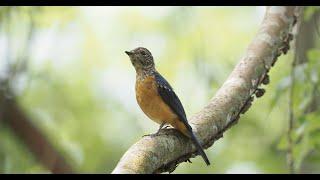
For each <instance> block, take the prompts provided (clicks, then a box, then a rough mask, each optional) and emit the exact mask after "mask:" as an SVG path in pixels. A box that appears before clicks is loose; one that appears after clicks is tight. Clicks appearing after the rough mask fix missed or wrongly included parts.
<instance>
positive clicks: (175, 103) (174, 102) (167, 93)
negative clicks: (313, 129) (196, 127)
mask: <svg viewBox="0 0 320 180" xmlns="http://www.w3.org/2000/svg"><path fill="white" fill-rule="evenodd" d="M155 79H156V82H157V89H158V93H159V95H160V96H161V98H162V100H163V101H164V102H165V103H166V104H167V105H168V106H169V107H170V108H171V110H172V111H173V112H174V113H176V115H177V116H178V117H179V120H180V121H182V122H183V124H184V125H185V126H186V127H187V129H189V130H191V127H190V125H189V123H188V121H187V117H186V113H185V111H184V108H183V106H182V104H181V102H180V99H179V98H178V96H177V95H176V93H175V92H174V91H173V89H172V87H171V86H170V84H169V83H168V82H167V81H166V80H165V79H164V78H163V77H162V76H161V75H160V74H159V73H155Z"/></svg>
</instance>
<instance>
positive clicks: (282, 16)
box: [112, 6, 298, 173]
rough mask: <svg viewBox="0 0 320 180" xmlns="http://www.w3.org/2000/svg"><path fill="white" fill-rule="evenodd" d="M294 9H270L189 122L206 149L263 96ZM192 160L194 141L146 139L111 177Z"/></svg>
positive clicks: (171, 133) (165, 136)
mask: <svg viewBox="0 0 320 180" xmlns="http://www.w3.org/2000/svg"><path fill="white" fill-rule="evenodd" d="M297 9H298V8H297V7H294V6H293V7H286V6H285V7H281V6H277V7H268V8H267V11H266V14H265V17H264V19H263V22H262V24H261V27H260V29H259V31H258V33H257V35H256V37H255V38H254V39H253V41H252V42H251V44H250V45H249V47H248V49H247V52H246V54H245V56H244V57H243V58H242V59H241V60H240V62H239V63H238V65H237V66H236V67H235V69H234V70H233V72H232V73H231V74H230V76H229V77H228V79H227V80H226V82H225V83H224V84H223V85H222V87H221V88H220V89H219V90H218V92H217V93H216V95H215V96H214V97H213V98H212V99H211V100H210V102H209V103H208V104H207V105H206V106H205V107H204V108H203V109H202V110H201V111H200V112H198V113H196V114H195V115H193V116H192V117H191V118H190V120H189V122H190V125H191V126H192V128H193V129H194V131H195V133H196V135H197V136H198V137H199V139H200V140H201V141H202V144H203V146H204V148H208V147H210V146H212V145H213V143H214V142H215V141H216V140H217V139H219V138H220V137H222V136H223V133H224V132H225V131H226V130H227V129H228V128H229V127H231V126H232V125H233V124H235V123H236V122H237V120H238V119H239V117H240V114H243V113H245V112H246V111H247V110H248V108H249V107H250V106H251V103H252V101H253V99H254V97H253V96H254V95H256V97H261V96H262V95H263V94H264V92H265V91H264V89H261V88H258V86H259V85H260V84H262V83H263V84H268V83H269V76H268V75H267V73H268V72H269V70H270V68H271V67H272V66H273V65H274V63H275V62H276V60H277V58H278V57H279V56H280V55H281V54H282V53H284V54H286V53H287V51H288V49H289V42H290V40H292V35H291V31H292V27H293V26H294V25H295V23H296V15H295V13H296V10H297ZM195 156H196V149H195V147H194V146H193V144H192V142H191V141H190V140H188V139H187V138H185V137H184V136H183V135H181V134H180V133H179V132H178V131H176V130H174V129H167V130H162V131H161V135H159V136H157V137H153V138H151V137H144V138H142V139H141V140H139V141H138V142H137V143H135V144H134V145H133V146H132V147H131V148H130V149H129V150H128V151H127V152H126V153H125V154H124V155H123V157H122V158H121V159H120V161H119V163H118V164H117V166H116V167H115V169H114V170H113V172H112V173H161V172H172V171H174V169H175V168H176V167H177V165H178V164H179V163H181V162H184V161H186V160H188V159H189V158H191V157H195Z"/></svg>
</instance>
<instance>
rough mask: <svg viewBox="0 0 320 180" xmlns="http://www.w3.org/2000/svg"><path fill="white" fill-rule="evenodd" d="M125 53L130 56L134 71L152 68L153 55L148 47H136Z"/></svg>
mask: <svg viewBox="0 0 320 180" xmlns="http://www.w3.org/2000/svg"><path fill="white" fill-rule="evenodd" d="M125 53H126V54H127V55H128V56H129V57H130V60H131V63H132V65H133V66H134V68H135V69H136V71H140V70H152V69H154V61H153V57H152V54H151V52H150V51H149V50H148V49H146V48H143V47H138V48H135V49H134V50H131V51H125Z"/></svg>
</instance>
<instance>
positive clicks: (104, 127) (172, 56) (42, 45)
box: [0, 6, 320, 173]
mask: <svg viewBox="0 0 320 180" xmlns="http://www.w3.org/2000/svg"><path fill="white" fill-rule="evenodd" d="M317 11H318V8H316V7H308V8H306V11H305V17H304V18H303V20H304V21H305V22H309V21H311V20H310V19H312V18H316V17H318V14H317ZM264 12H265V7H178V6H176V7H0V20H1V21H0V82H1V81H2V82H6V83H2V84H1V93H2V94H3V98H2V102H5V101H4V100H3V99H5V98H8V99H15V100H16V102H17V104H18V106H19V108H20V109H21V110H22V111H23V113H24V115H25V116H26V117H28V120H29V122H30V123H31V124H32V125H34V126H35V127H37V128H38V129H40V131H41V132H42V133H43V136H44V137H45V138H46V139H48V141H49V142H50V143H51V144H52V145H53V147H54V148H55V149H56V150H57V152H58V153H59V154H60V155H61V156H62V157H64V158H65V160H66V162H67V163H68V164H69V165H70V166H71V168H72V169H73V171H75V172H80V173H111V171H112V170H113V168H114V167H115V166H116V164H117V162H118V161H119V159H120V158H121V156H122V155H123V154H124V153H125V152H126V150H127V149H128V148H129V147H130V146H131V145H132V144H134V143H135V142H136V141H138V140H139V139H140V138H141V136H142V135H144V134H149V133H153V132H155V131H156V130H157V128H158V125H157V124H155V123H154V122H153V121H150V120H149V119H148V118H147V117H146V116H145V115H144V114H143V113H142V111H141V110H140V108H139V107H138V105H137V103H136V100H135V93H134V84H135V70H134V68H133V67H132V65H131V63H130V61H129V58H128V57H127V55H126V54H125V53H124V51H125V50H131V49H134V48H136V47H139V46H142V47H146V48H148V49H149V50H150V51H151V52H152V53H153V56H154V58H155V62H156V67H157V69H158V71H159V72H161V74H162V75H163V76H164V77H166V79H167V80H168V81H169V82H170V83H171V85H172V86H173V87H174V89H175V91H176V93H177V94H178V96H179V97H180V99H181V101H182V103H183V104H184V108H185V110H186V113H187V116H188V117H190V116H191V115H192V114H194V113H196V112H198V111H200V110H201V108H202V107H203V106H204V105H205V104H206V103H207V102H208V101H209V100H210V98H211V97H213V96H214V94H215V92H216V91H217V90H218V88H219V87H220V86H221V85H222V84H223V82H224V81H225V80H226V78H227V77H228V75H229V74H230V73H231V71H232V69H233V68H234V66H235V65H236V64H237V62H238V60H239V59H240V58H241V57H242V56H243V55H244V53H245V51H246V47H247V46H248V45H249V43H250V42H251V40H252V39H253V38H254V37H255V34H256V33H257V30H258V27H259V25H260V23H261V22H262V19H263V15H264ZM312 22H313V21H312ZM312 25H314V26H317V24H316V23H311V26H312ZM314 26H312V30H313V28H314ZM318 27H319V26H318ZM312 30H311V31H312ZM312 32H313V31H312ZM313 34H315V36H314V37H313V38H311V40H312V41H313V40H314V43H313V44H312V45H310V46H308V48H306V50H305V52H306V53H307V56H306V58H307V59H306V61H304V62H301V63H298V65H296V66H295V70H294V71H295V72H296V73H295V74H296V77H297V78H295V79H294V81H293V80H292V78H291V76H290V71H291V64H292V61H293V59H294V57H295V56H296V53H295V51H294V48H291V51H290V52H289V53H288V54H287V55H285V56H281V57H280V59H279V60H278V62H277V63H276V65H275V67H274V68H272V70H271V72H270V79H271V82H270V84H269V85H268V86H265V89H266V94H265V95H264V96H263V97H262V98H260V99H258V100H256V101H254V103H253V106H252V107H251V108H250V110H249V111H248V112H247V113H246V114H245V115H243V116H242V117H241V119H240V121H239V123H238V124H237V125H235V126H233V127H232V128H231V129H230V130H228V131H227V132H226V133H225V134H224V137H223V138H221V139H220V140H218V141H217V142H216V143H215V144H214V145H213V146H212V147H211V148H209V149H208V150H206V152H207V155H208V157H209V159H210V160H211V161H212V164H213V165H211V166H209V167H207V166H205V164H204V163H203V161H202V159H201V157H197V158H195V159H191V160H192V162H193V163H192V164H190V163H182V164H181V165H179V166H178V168H177V169H176V171H174V173H288V166H287V164H286V149H287V147H288V146H287V144H288V143H287V129H288V119H289V98H290V87H291V85H292V84H293V83H292V82H295V86H294V99H293V100H294V101H293V102H294V108H293V110H294V115H295V124H294V131H293V132H292V133H291V134H292V136H293V139H294V141H295V144H294V149H293V156H294V160H295V169H296V171H297V172H300V173H319V172H320V153H319V149H320V147H319V146H320V118H319V117H320V116H319V114H320V108H319V104H320V102H319V99H320V96H319V94H320V93H319V91H318V89H319V88H318V86H319V73H318V72H319V69H320V64H319V60H320V59H319V57H320V51H319V38H320V36H317V35H316V31H314V33H313ZM301 36H310V34H306V33H302V34H301ZM302 46H307V45H305V44H302ZM314 101H315V102H314ZM312 103H313V105H312V107H315V108H313V110H312V111H307V110H306V109H307V108H308V107H309V105H310V104H312ZM5 106H6V103H2V104H0V108H1V109H5ZM4 111H5V110H4ZM1 113H5V112H3V111H1ZM5 117H6V116H0V118H1V119H0V173H50V170H49V169H48V168H47V167H46V166H45V165H44V163H43V162H41V161H39V160H38V155H37V153H34V152H32V151H30V149H29V148H28V147H29V145H28V142H26V141H24V137H21V136H17V133H16V132H17V131H20V130H19V129H17V128H13V127H12V126H10V125H9V124H10V123H7V122H8V121H10V119H6V118H5ZM39 149H41V147H39ZM48 157H49V158H50V156H48Z"/></svg>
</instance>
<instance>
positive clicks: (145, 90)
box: [136, 76, 177, 125]
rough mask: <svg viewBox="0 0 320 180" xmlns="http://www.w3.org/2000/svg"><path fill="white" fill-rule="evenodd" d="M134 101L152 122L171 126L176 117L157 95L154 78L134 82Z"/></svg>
mask: <svg viewBox="0 0 320 180" xmlns="http://www.w3.org/2000/svg"><path fill="white" fill-rule="evenodd" d="M136 99H137V102H138V104H139V106H140V108H141V109H142V111H143V112H144V113H145V114H146V115H147V116H148V117H149V118H150V119H152V120H153V121H155V122H157V123H159V124H161V123H163V122H166V123H168V124H171V125H173V124H174V122H175V120H176V119H177V115H176V114H175V113H173V112H172V110H171V109H170V107H169V106H168V105H167V104H165V102H163V100H162V98H161V97H160V96H159V95H158V91H157V85H156V82H155V78H154V77H153V76H149V77H147V78H145V79H144V80H140V81H138V80H137V82H136Z"/></svg>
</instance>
